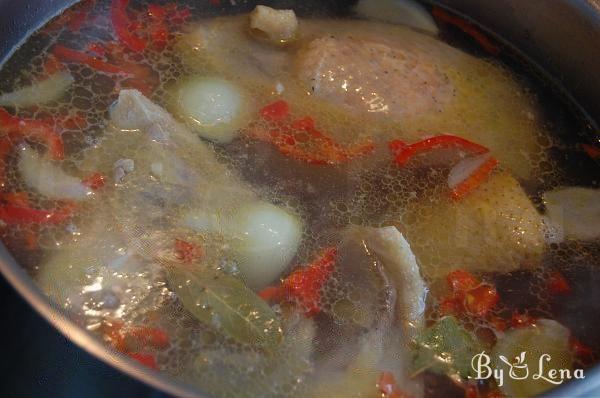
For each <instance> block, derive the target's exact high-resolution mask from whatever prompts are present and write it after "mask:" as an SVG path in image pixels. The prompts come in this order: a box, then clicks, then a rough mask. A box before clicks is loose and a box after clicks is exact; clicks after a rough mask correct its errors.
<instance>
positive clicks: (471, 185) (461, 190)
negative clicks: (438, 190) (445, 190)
mask: <svg viewBox="0 0 600 398" xmlns="http://www.w3.org/2000/svg"><path fill="white" fill-rule="evenodd" d="M496 166H498V160H497V159H496V158H494V157H490V158H489V159H488V160H486V161H485V162H484V163H483V164H482V165H481V166H479V168H477V170H475V171H474V172H473V174H471V175H470V176H469V177H467V178H466V179H465V180H464V181H462V182H461V183H460V184H458V185H457V186H456V187H454V189H453V190H452V192H451V193H450V195H451V197H452V199H455V200H460V199H462V198H464V197H465V196H467V195H468V194H469V193H470V192H472V191H474V190H475V189H476V188H477V187H478V186H480V185H481V184H482V183H484V182H485V180H486V179H487V178H488V176H489V175H490V174H491V173H492V171H494V169H495V168H496Z"/></svg>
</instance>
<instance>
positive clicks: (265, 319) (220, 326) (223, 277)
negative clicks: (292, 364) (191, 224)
mask: <svg viewBox="0 0 600 398" xmlns="http://www.w3.org/2000/svg"><path fill="white" fill-rule="evenodd" d="M168 278H169V282H170V286H171V288H172V289H173V291H174V292H175V293H176V294H177V296H178V297H179V299H180V300H181V302H182V304H183V306H184V307H185V308H186V309H187V310H188V311H189V312H191V313H192V314H193V315H194V316H195V317H196V318H197V319H198V320H199V321H200V322H202V323H204V324H206V325H208V326H210V327H212V328H213V329H215V330H216V331H218V332H221V333H224V334H225V335H227V336H228V337H231V338H232V339H234V340H236V341H238V342H240V343H243V344H248V345H250V346H253V347H260V348H264V349H267V350H269V349H271V348H273V347H276V346H277V345H278V344H279V342H280V341H281V338H282V334H283V332H282V328H281V321H280V320H279V318H278V316H277V314H275V312H274V311H273V310H272V309H271V307H269V305H268V304H267V303H266V302H265V301H264V300H262V299H261V298H260V297H259V296H258V295H257V294H256V293H254V292H253V291H252V290H250V289H248V288H247V287H246V285H244V283H243V282H242V281H241V280H240V279H238V278H236V277H235V276H233V275H229V274H225V273H223V272H221V271H218V270H213V269H200V270H189V269H183V268H181V267H171V268H170V269H168Z"/></svg>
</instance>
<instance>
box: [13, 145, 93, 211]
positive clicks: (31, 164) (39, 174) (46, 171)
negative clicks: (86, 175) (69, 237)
mask: <svg viewBox="0 0 600 398" xmlns="http://www.w3.org/2000/svg"><path fill="white" fill-rule="evenodd" d="M17 167H18V170H19V174H20V175H21V178H22V179H23V181H24V182H25V184H26V185H27V186H28V187H29V188H31V189H33V190H35V191H37V192H39V193H40V194H42V195H44V196H46V197H47V198H49V199H72V200H83V199H85V198H87V197H88V196H89V195H91V194H92V190H91V188H89V187H86V186H85V185H83V184H82V183H81V181H80V180H79V179H78V178H76V177H73V176H70V175H68V174H67V173H65V172H64V171H62V169H61V168H60V167H58V166H57V165H55V164H54V163H52V162H51V161H50V160H48V159H46V158H43V157H41V156H40V155H39V154H38V153H37V152H36V151H35V150H34V149H32V148H30V147H28V146H23V147H22V148H21V150H20V153H19V162H18V165H17Z"/></svg>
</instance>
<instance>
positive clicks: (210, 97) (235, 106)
mask: <svg viewBox="0 0 600 398" xmlns="http://www.w3.org/2000/svg"><path fill="white" fill-rule="evenodd" d="M177 97H178V102H177V106H178V108H179V109H178V111H179V113H180V115H181V116H182V117H183V118H185V119H186V121H187V123H188V124H189V125H190V127H192V128H193V129H194V130H195V131H196V132H197V133H198V134H199V135H200V136H201V137H203V138H206V139H208V140H211V141H215V142H218V143H221V144H226V143H228V142H231V141H232V140H233V139H234V138H235V137H236V135H237V133H238V129H239V128H241V127H243V122H244V114H245V112H244V109H245V103H244V102H245V101H244V99H245V98H244V95H243V94H242V92H241V91H240V90H239V89H238V87H236V86H235V85H233V84H231V83H230V82H228V81H226V80H222V79H212V78H196V79H192V80H190V81H187V82H186V83H184V84H182V85H181V87H180V88H179V92H178V96H177Z"/></svg>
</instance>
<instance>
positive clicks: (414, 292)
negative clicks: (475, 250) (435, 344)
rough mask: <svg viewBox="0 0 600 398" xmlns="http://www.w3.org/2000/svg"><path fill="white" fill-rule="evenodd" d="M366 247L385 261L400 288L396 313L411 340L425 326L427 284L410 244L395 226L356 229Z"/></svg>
mask: <svg viewBox="0 0 600 398" xmlns="http://www.w3.org/2000/svg"><path fill="white" fill-rule="evenodd" d="M353 233H355V234H357V236H360V237H361V238H362V240H363V242H364V243H365V245H366V247H368V249H369V250H370V251H371V252H372V253H373V254H374V255H375V256H376V257H377V258H379V259H380V260H381V262H382V263H383V266H384V268H385V271H386V272H387V273H388V275H389V276H390V278H391V279H392V281H393V283H394V286H395V287H396V289H397V291H398V300H397V303H396V316H397V318H398V319H399V320H400V321H401V323H402V328H403V330H404V333H405V335H406V336H407V337H408V338H410V339H412V338H413V337H414V336H415V335H416V333H417V332H418V330H419V329H420V328H421V327H422V326H423V314H424V312H425V300H426V298H427V286H426V285H425V282H424V281H423V278H422V277H421V273H420V271H419V265H418V264H417V259H416V258H415V255H414V254H413V252H412V250H411V248H410V245H409V244H408V242H407V241H406V239H405V238H404V236H402V234H401V233H400V231H398V229H397V228H396V227H385V228H368V227H364V228H359V227H357V228H355V230H354V231H353Z"/></svg>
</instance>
